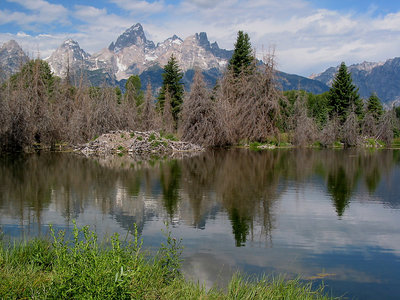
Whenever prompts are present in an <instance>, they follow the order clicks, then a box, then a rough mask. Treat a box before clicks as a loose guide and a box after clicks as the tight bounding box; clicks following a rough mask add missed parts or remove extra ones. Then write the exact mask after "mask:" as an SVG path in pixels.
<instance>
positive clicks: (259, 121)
mask: <svg viewBox="0 0 400 300" xmlns="http://www.w3.org/2000/svg"><path fill="white" fill-rule="evenodd" d="M264 63H265V64H264V66H263V69H261V70H260V68H257V67H256V66H255V65H256V61H254V62H253V65H252V66H250V67H249V70H252V71H249V70H247V69H244V70H242V72H241V74H240V75H239V76H235V74H233V72H231V71H228V72H227V73H226V74H225V76H224V78H223V79H222V80H221V84H220V91H219V93H218V95H217V98H218V99H217V100H218V101H219V102H220V103H219V109H220V110H221V111H220V114H221V118H222V120H223V121H224V123H225V124H226V126H227V130H226V132H227V135H228V137H229V141H230V142H231V143H238V142H239V141H241V140H247V141H265V140H266V139H267V138H268V137H269V136H271V135H274V134H275V133H276V132H277V120H278V117H279V102H278V101H279V96H280V95H279V92H278V89H277V88H276V80H275V62H274V55H273V54H271V55H268V56H266V57H265V59H264Z"/></svg>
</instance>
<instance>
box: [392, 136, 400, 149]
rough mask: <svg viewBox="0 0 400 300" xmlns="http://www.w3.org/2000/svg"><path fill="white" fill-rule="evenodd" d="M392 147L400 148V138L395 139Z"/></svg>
mask: <svg viewBox="0 0 400 300" xmlns="http://www.w3.org/2000/svg"><path fill="white" fill-rule="evenodd" d="M392 148H400V138H395V139H393V142H392Z"/></svg>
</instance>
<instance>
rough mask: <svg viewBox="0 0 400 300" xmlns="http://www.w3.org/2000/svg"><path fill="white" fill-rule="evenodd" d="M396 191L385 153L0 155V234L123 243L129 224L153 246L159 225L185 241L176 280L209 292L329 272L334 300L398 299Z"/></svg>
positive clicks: (398, 178)
mask: <svg viewBox="0 0 400 300" xmlns="http://www.w3.org/2000/svg"><path fill="white" fill-rule="evenodd" d="M399 182H400V152H399V151H394V150H393V151H392V150H384V151H375V152H370V151H355V150H340V151H334V150H320V151H319V150H311V149H303V150H294V149H289V150H276V151H266V152H251V151H247V150H245V149H232V150H226V151H224V150H220V151H209V152H207V153H203V154H201V155H199V156H195V157H191V158H184V159H174V160H166V159H160V160H156V159H153V160H152V161H148V162H138V161H133V160H132V159H130V158H129V157H125V156H123V157H119V156H117V157H113V158H112V159H111V158H96V159H86V158H84V157H81V156H77V155H74V154H62V153H42V154H38V155H36V154H32V155H22V156H2V157H0V229H1V230H2V231H3V232H4V234H5V235H6V236H11V237H19V236H33V235H37V234H41V233H44V232H45V231H46V229H47V227H48V224H49V223H52V224H54V226H56V227H58V228H62V229H68V228H71V222H72V219H76V220H77V222H78V224H80V225H83V224H89V225H94V226H95V227H96V230H97V231H98V232H99V234H111V233H113V232H119V233H120V234H127V232H129V231H132V229H133V224H134V223H136V224H137V226H138V229H139V232H140V233H142V234H143V236H144V240H145V243H147V245H146V246H148V247H152V246H158V245H159V243H160V239H161V236H162V235H161V232H160V229H162V228H164V224H163V221H168V222H170V223H171V224H172V226H171V228H173V230H174V231H175V232H174V234H175V235H177V236H179V237H182V238H183V241H184V245H185V251H184V255H185V257H184V258H185V260H184V261H185V265H184V271H185V272H186V273H187V274H189V276H192V278H194V279H195V280H198V279H199V280H201V282H206V283H207V284H209V286H210V285H212V284H213V282H215V281H216V280H219V281H222V282H225V283H226V281H227V280H228V279H229V278H230V276H231V275H232V272H234V271H235V270H236V268H240V269H241V270H244V271H247V272H249V273H252V274H260V273H264V272H266V273H273V272H277V273H284V274H290V275H293V276H297V275H299V274H301V275H303V276H304V278H314V277H315V276H316V274H319V273H330V274H336V275H335V276H332V278H331V277H330V278H328V279H326V281H325V282H327V283H328V284H329V285H330V286H332V287H334V290H335V295H341V294H342V293H345V292H349V293H350V295H355V296H358V297H360V298H368V295H366V293H367V292H366V291H368V293H370V297H371V298H379V296H381V295H384V297H383V298H390V295H397V294H398V293H399V292H400V290H399V286H400V278H399V275H398V269H399V268H400V246H399V245H400V234H399V231H398V228H399V226H400V224H399V220H400V218H399V214H400V210H399V208H400V198H399V196H398V195H399V194H400V185H399V184H398V183H399ZM383 270H384V271H383ZM221 279H222V280H221ZM372 285H374V290H375V294H374V293H371V286H372ZM390 290H392V291H394V292H391V293H389V292H388V291H390ZM378 295H379V296H378Z"/></svg>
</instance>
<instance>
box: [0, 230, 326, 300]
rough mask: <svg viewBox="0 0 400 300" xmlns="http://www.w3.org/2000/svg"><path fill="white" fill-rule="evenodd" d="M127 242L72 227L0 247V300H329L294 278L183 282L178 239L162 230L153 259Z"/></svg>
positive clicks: (138, 242)
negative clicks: (215, 284)
mask: <svg viewBox="0 0 400 300" xmlns="http://www.w3.org/2000/svg"><path fill="white" fill-rule="evenodd" d="M133 236H134V237H133V239H132V241H130V242H126V241H125V242H123V241H121V239H120V237H119V236H118V234H114V235H112V236H111V237H110V238H108V239H106V240H104V241H102V242H99V241H98V238H97V235H96V234H95V232H93V231H91V230H89V227H87V226H85V227H82V228H78V227H77V226H76V225H75V223H74V229H73V238H72V240H67V239H66V237H65V232H64V231H59V232H57V233H56V232H54V230H53V229H52V228H51V238H50V239H35V240H31V241H28V242H22V243H14V244H5V242H4V241H3V242H2V247H0V298H1V299H21V298H23V299H329V297H327V296H325V295H324V291H323V287H320V288H319V289H318V290H314V289H312V287H311V284H302V283H300V282H299V280H284V279H268V278H266V277H264V278H262V279H260V280H249V279H245V278H244V277H242V276H240V275H235V276H234V277H233V278H232V280H231V282H230V283H229V285H228V287H227V288H226V289H224V290H220V289H217V288H213V289H211V290H206V289H205V287H204V286H202V285H200V284H198V283H193V282H190V281H187V280H185V278H184V277H183V275H182V274H181V272H180V265H181V259H180V255H181V252H182V246H181V241H180V240H177V239H175V238H173V237H171V234H170V232H169V230H168V227H167V230H166V232H165V237H166V241H165V242H164V243H162V244H161V246H160V248H159V250H158V251H157V253H156V254H155V256H152V257H150V256H148V255H146V254H145V253H144V252H143V251H142V240H141V239H140V238H139V237H138V233H137V230H135V234H134V235H133Z"/></svg>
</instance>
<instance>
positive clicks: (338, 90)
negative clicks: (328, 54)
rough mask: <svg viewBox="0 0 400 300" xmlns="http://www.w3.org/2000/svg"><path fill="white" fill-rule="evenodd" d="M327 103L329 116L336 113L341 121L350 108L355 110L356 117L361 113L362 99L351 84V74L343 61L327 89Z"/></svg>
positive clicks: (344, 118)
mask: <svg viewBox="0 0 400 300" xmlns="http://www.w3.org/2000/svg"><path fill="white" fill-rule="evenodd" d="M328 105H329V108H330V113H331V116H332V115H337V116H338V117H339V119H340V120H341V122H342V123H343V122H344V121H345V120H346V118H347V116H348V115H349V113H350V112H351V111H352V110H354V111H355V113H356V114H357V116H358V117H360V116H361V114H362V101H361V99H360V95H359V94H358V88H356V86H355V85H354V84H353V80H352V79H351V74H350V72H348V71H347V67H346V64H345V63H344V62H342V64H341V65H340V68H339V71H338V73H337V74H336V76H335V78H334V80H333V84H332V87H331V89H330V90H329V93H328Z"/></svg>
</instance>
